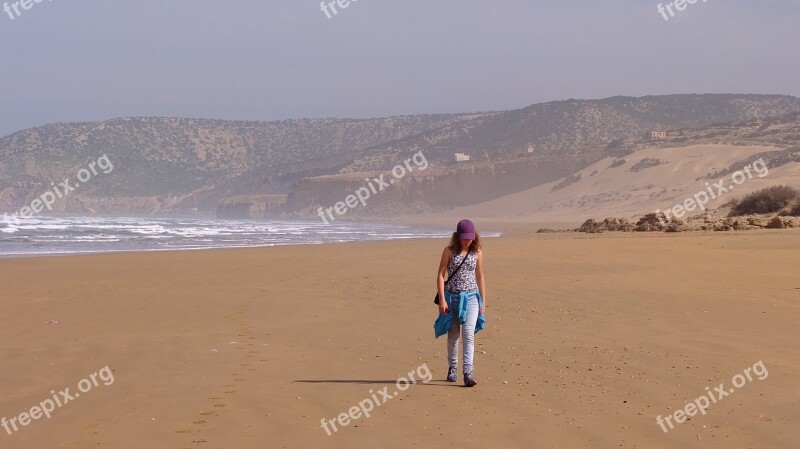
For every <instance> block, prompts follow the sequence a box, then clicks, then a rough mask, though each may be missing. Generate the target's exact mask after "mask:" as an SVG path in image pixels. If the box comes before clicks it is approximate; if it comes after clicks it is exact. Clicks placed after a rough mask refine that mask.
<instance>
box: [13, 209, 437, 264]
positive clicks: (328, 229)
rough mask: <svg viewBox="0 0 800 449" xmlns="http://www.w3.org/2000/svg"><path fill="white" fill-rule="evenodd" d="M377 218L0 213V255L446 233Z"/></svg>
mask: <svg viewBox="0 0 800 449" xmlns="http://www.w3.org/2000/svg"><path fill="white" fill-rule="evenodd" d="M449 234H450V233H449V232H447V231H441V230H438V231H437V230H432V229H420V228H411V227H408V226H400V225H391V224H378V223H335V224H331V225H326V224H324V223H322V222H319V221H317V222H314V221H268V220H215V219H178V218H174V219H173V218H105V217H103V218H101V217H32V218H28V219H18V220H12V219H9V218H3V217H0V257H5V258H8V257H26V256H37V255H53V254H79V253H104V252H124V251H164V250H189V249H208V248H240V247H256V246H274V245H293V244H321V243H334V242H351V241H367V240H394V239H408V238H447V236H448V235H449Z"/></svg>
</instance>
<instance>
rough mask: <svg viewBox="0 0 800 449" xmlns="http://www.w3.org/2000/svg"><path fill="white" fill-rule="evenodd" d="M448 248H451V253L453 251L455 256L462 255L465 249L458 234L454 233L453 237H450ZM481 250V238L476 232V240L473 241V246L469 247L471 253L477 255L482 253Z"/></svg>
mask: <svg viewBox="0 0 800 449" xmlns="http://www.w3.org/2000/svg"><path fill="white" fill-rule="evenodd" d="M448 248H450V251H452V252H453V254H461V250H462V249H463V248H461V239H459V238H458V233H457V232H454V233H453V236H452V237H450V245H449V246H448ZM480 249H481V236H480V234H478V233H477V232H476V233H475V239H474V240H472V244H471V245H469V252H471V253H476V252H478V251H480Z"/></svg>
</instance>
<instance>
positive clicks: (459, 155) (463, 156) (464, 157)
mask: <svg viewBox="0 0 800 449" xmlns="http://www.w3.org/2000/svg"><path fill="white" fill-rule="evenodd" d="M468 160H469V154H464V153H456V162H464V161H468Z"/></svg>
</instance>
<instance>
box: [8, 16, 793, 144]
mask: <svg viewBox="0 0 800 449" xmlns="http://www.w3.org/2000/svg"><path fill="white" fill-rule="evenodd" d="M18 1H19V0H14V1H11V2H7V1H6V2H5V3H6V4H7V5H8V10H0V42H2V45H1V46H0V82H1V84H0V89H1V90H0V92H1V93H0V95H1V96H0V136H5V135H8V134H11V133H13V132H16V131H19V130H23V129H27V128H31V127H35V126H40V125H45V124H48V123H53V122H80V121H100V120H109V119H112V118H115V117H129V116H147V117H152V116H161V117H176V116H177V117H196V118H211V119H230V120H262V121H272V120H284V119H293V118H302V117H350V118H367V117H383V116H391V115H405V114H429V113H456V112H477V111H490V110H507V109H516V108H521V107H525V106H528V105H531V104H534V103H540V102H545V101H553V100H564V99H569V98H583V99H590V98H605V97H610V96H615V95H629V96H642V95H660V94H674V93H765V94H769V93H771V94H785V95H793V96H798V97H800V76H798V75H800V46H798V42H800V27H798V26H797V24H798V23H800V0H758V1H756V0H707V1H705V2H704V1H703V0H697V2H696V3H694V4H684V5H682V6H683V10H682V11H678V10H677V9H676V8H677V6H678V5H675V4H673V3H674V2H679V1H680V0H671V1H663V0H662V2H661V4H662V6H664V11H665V12H664V13H663V14H662V13H659V9H658V5H659V4H660V3H659V2H658V1H651V0H602V1H599V0H492V1H486V0H484V1H479V0H358V1H357V2H356V1H352V0H351V1H350V2H349V5H348V6H347V7H346V8H341V7H338V6H336V14H334V13H333V11H332V7H331V6H328V7H327V10H328V12H327V13H326V12H324V11H323V10H322V8H321V5H320V1H319V0H214V1H211V0H169V1H163V0H161V1H155V0H135V1H133V0H113V1H109V0H24V1H25V2H28V1H31V2H32V3H31V4H29V6H30V9H28V10H25V9H23V8H22V6H21V5H19V4H18V5H17V7H16V9H17V10H18V11H19V14H17V13H16V12H15V9H14V4H15V3H17V2H18ZM34 1H38V2H39V3H35V2H34ZM329 1H330V0H326V3H328V2H329ZM342 2H343V3H345V2H344V0H342ZM2 3H3V0H0V7H3V6H5V5H3V4H2ZM667 4H669V6H670V8H666V5H667ZM670 9H671V10H672V12H673V13H674V17H673V16H671V15H670V14H669V10H670ZM328 15H330V18H329V17H328ZM12 17H13V19H12ZM665 17H666V18H667V19H666V20H665Z"/></svg>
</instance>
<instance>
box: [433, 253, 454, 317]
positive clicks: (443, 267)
mask: <svg viewBox="0 0 800 449" xmlns="http://www.w3.org/2000/svg"><path fill="white" fill-rule="evenodd" d="M451 253H452V251H450V248H445V249H444V251H442V258H441V260H439V270H438V271H437V272H436V291H437V292H439V313H442V314H445V313H447V312H448V311H449V307H447V298H446V297H445V296H444V276H445V273H447V265H448V264H449V263H450V254H451Z"/></svg>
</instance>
